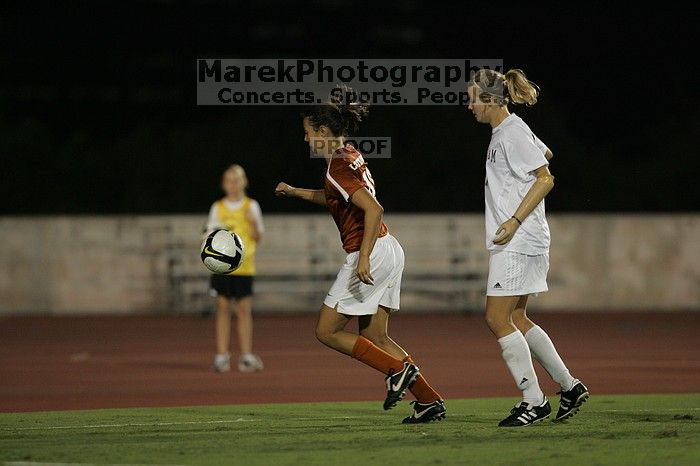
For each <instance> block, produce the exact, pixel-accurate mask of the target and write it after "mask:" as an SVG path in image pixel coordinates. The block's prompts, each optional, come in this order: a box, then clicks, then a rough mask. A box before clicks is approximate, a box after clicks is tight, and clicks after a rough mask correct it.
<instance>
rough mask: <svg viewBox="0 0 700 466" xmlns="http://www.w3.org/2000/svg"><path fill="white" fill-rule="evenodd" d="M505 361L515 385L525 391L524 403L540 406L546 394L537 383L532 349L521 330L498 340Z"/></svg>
mask: <svg viewBox="0 0 700 466" xmlns="http://www.w3.org/2000/svg"><path fill="white" fill-rule="evenodd" d="M498 343H499V344H500V345H501V349H502V350H503V351H502V355H503V360H504V361H505V362H506V364H507V365H508V369H510V373H511V374H512V376H513V379H514V380H515V384H516V385H517V386H518V388H519V389H520V390H522V391H523V401H525V402H527V403H529V404H530V405H539V404H540V403H542V400H544V393H542V390H541V389H540V384H539V383H538V382H537V374H535V368H534V367H533V365H532V357H531V356H530V348H528V346H527V341H525V337H524V336H523V334H522V333H520V331H519V330H516V331H515V332H513V333H511V334H510V335H506V336H505V337H501V338H499V339H498Z"/></svg>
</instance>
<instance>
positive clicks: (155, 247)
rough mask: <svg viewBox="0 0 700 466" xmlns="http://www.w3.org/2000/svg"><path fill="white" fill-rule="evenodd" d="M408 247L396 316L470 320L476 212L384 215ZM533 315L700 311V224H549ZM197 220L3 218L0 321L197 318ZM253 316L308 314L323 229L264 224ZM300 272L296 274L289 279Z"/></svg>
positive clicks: (319, 270) (478, 254) (200, 272)
mask: <svg viewBox="0 0 700 466" xmlns="http://www.w3.org/2000/svg"><path fill="white" fill-rule="evenodd" d="M386 220H387V222H388V223H389V226H390V229H391V231H392V233H393V234H394V235H395V236H397V237H398V238H399V240H400V241H401V242H402V244H403V246H404V249H405V250H406V258H407V266H406V273H405V283H404V287H403V293H402V305H403V308H404V309H405V310H407V311H409V312H410V311H424V310H433V311H464V310H472V311H478V310H480V309H481V307H482V305H483V288H484V274H485V272H486V267H487V257H488V256H487V253H486V251H485V250H484V244H483V217H482V216H481V215H478V214H476V215H387V218H386ZM549 220H550V226H551V229H552V238H553V244H552V249H551V254H550V259H551V268H550V274H549V285H550V291H549V292H548V293H544V294H542V295H541V296H540V297H538V298H536V299H533V300H532V304H531V306H532V307H533V309H534V308H536V309H539V310H545V311H546V310H557V311H580V310H586V311H607V310H615V311H618V310H648V309H656V310H700V265H699V263H700V242H699V241H698V240H697V238H696V234H697V233H696V232H697V231H699V228H700V215H550V217H549ZM203 222H204V218H203V217H202V216H191V215H182V216H110V217H34V218H32V217H22V218H20V217H3V218H0V240H1V241H0V315H10V314H19V313H32V312H41V313H56V314H66V313H93V312H94V313H153V312H199V311H201V310H202V309H204V308H207V309H208V308H210V306H211V298H210V297H209V296H208V295H207V286H206V282H207V279H208V274H207V272H206V270H205V269H204V267H203V265H202V264H201V262H199V257H198V249H199V246H200V241H201V229H202V225H203ZM265 222H266V227H267V235H266V238H265V242H264V243H263V245H262V247H261V248H260V252H259V274H260V276H259V277H258V279H257V280H256V292H257V296H256V309H257V310H260V311H263V310H274V311H301V310H308V311H312V312H315V311H316V310H317V309H318V306H319V305H320V303H321V300H322V298H323V296H324V295H325V291H324V290H326V289H327V287H328V285H329V284H330V283H331V282H332V279H333V275H334V274H335V272H336V271H337V269H338V267H339V265H340V263H341V261H342V258H343V255H344V254H343V252H342V250H341V249H340V242H339V239H338V233H337V230H336V229H335V225H334V224H333V222H332V220H331V219H330V218H329V217H328V216H327V215H324V214H320V215H293V216H289V215H267V216H266V218H265ZM295 277H297V278H298V277H302V278H303V279H295Z"/></svg>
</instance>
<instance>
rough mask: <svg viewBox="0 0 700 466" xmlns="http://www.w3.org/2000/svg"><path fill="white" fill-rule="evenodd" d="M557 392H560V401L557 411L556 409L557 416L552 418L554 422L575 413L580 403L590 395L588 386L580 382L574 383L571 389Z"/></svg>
mask: <svg viewBox="0 0 700 466" xmlns="http://www.w3.org/2000/svg"><path fill="white" fill-rule="evenodd" d="M557 393H561V401H560V402H559V411H557V417H556V418H554V422H559V421H563V420H564V419H568V418H570V417H571V416H573V415H574V414H576V413H577V412H578V410H579V408H581V405H582V404H584V403H585V402H586V400H588V397H589V396H590V394H589V393H588V388H586V386H585V385H584V384H583V383H581V382H578V383H576V385H574V386H573V388H572V389H571V390H567V391H561V392H557Z"/></svg>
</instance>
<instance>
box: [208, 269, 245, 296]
mask: <svg viewBox="0 0 700 466" xmlns="http://www.w3.org/2000/svg"><path fill="white" fill-rule="evenodd" d="M211 289H212V290H213V291H214V292H215V295H216V296H224V297H226V298H236V299H238V298H245V297H246V296H252V295H253V277H252V276H250V275H217V274H212V276H211ZM212 294H214V293H212Z"/></svg>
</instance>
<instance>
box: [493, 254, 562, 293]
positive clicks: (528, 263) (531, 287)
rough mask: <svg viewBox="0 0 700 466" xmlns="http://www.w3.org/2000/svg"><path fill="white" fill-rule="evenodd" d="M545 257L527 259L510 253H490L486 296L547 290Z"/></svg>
mask: <svg viewBox="0 0 700 466" xmlns="http://www.w3.org/2000/svg"><path fill="white" fill-rule="evenodd" d="M548 271H549V254H540V255H537V256H529V255H527V254H520V253H518V252H511V251H493V252H491V256H490V257H489V278H488V282H487V284H486V296H525V295H530V294H536V293H542V292H544V291H547V290H549V288H547V272H548Z"/></svg>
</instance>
